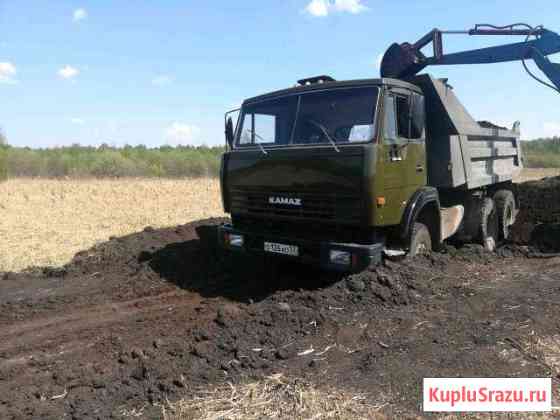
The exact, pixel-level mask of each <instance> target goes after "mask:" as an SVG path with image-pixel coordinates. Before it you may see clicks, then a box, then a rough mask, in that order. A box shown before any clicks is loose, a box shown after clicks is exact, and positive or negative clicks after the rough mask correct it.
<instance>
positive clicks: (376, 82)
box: [243, 78, 422, 105]
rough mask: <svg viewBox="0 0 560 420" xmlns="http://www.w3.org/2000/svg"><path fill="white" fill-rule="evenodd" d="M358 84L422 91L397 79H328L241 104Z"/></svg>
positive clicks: (269, 94) (356, 85) (247, 100)
mask: <svg viewBox="0 0 560 420" xmlns="http://www.w3.org/2000/svg"><path fill="white" fill-rule="evenodd" d="M360 86H393V87H400V88H405V89H410V90H412V91H414V92H418V93H422V90H421V89H420V88H419V87H418V86H416V85H414V84H412V83H408V82H405V81H403V80H399V79H390V78H378V79H357V80H344V81H332V82H331V81H329V82H324V83H312V84H307V85H298V86H294V87H291V88H288V89H281V90H277V91H274V92H269V93H265V94H263V95H258V96H254V97H252V98H249V99H246V100H245V101H243V105H246V104H251V103H255V102H260V101H263V100H266V99H273V98H276V97H280V96H287V95H292V94H294V95H295V94H299V93H304V92H312V91H316V90H325V89H333V88H341V87H360Z"/></svg>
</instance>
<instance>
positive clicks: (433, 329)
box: [0, 219, 560, 419]
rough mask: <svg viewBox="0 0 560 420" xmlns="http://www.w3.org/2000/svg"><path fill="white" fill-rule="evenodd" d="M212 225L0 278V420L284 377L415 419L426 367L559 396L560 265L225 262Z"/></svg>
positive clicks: (528, 261)
mask: <svg viewBox="0 0 560 420" xmlns="http://www.w3.org/2000/svg"><path fill="white" fill-rule="evenodd" d="M217 223H220V220H216V219H213V220H206V221H202V222H197V223H193V224H188V225H184V226H179V227H176V228H170V229H160V230H154V229H150V228H147V229H146V230H145V231H143V232H140V233H137V234H133V235H129V236H125V237H122V238H114V239H112V240H110V241H108V242H106V243H103V244H101V245H99V246H97V247H94V248H92V249H90V250H88V251H85V252H82V253H80V254H78V255H76V257H75V258H74V260H73V261H72V262H71V263H70V264H68V265H67V266H65V267H63V268H61V269H44V270H36V271H35V272H27V273H18V274H15V273H4V274H1V273H0V308H1V311H0V418H8V419H11V418H53V419H54V418H57V419H58V418H76V419H84V418H100V419H105V418H123V417H134V416H140V417H142V418H154V417H156V418H157V416H159V415H160V413H161V408H160V407H159V406H158V404H165V402H166V401H167V400H168V399H169V400H171V401H173V400H176V399H178V398H181V397H182V396H185V395H189V394H191V393H192V392H193V390H195V389H197V388H198V387H199V386H208V385H211V384H216V383H221V382H224V381H226V380H227V381H232V382H237V381H243V380H245V379H247V378H249V377H259V376H262V375H269V374H271V373H278V372H282V373H284V374H285V375H288V376H295V377H303V378H305V379H306V380H309V381H312V382H313V383H315V384H317V386H319V387H321V386H329V387H332V386H335V387H338V388H344V389H349V390H352V391H355V392H358V393H360V394H363V395H365V396H366V400H367V402H368V403H370V404H372V405H377V406H379V407H380V412H381V413H384V414H387V415H388V416H395V415H399V416H400V415H402V414H411V415H414V414H419V413H420V410H421V381H422V378H423V377H429V376H506V377H509V376H511V377H516V376H519V377H527V376H529V377H531V376H547V377H548V376H552V377H553V378H554V380H553V384H554V385H553V386H554V388H555V390H556V391H555V392H556V395H555V399H556V401H559V395H558V394H557V390H558V384H559V382H560V377H559V376H558V375H559V369H560V318H559V317H558V302H560V270H559V268H560V258H529V257H527V255H530V254H528V251H527V248H524V247H518V246H515V247H506V248H502V249H501V250H500V252H499V254H498V255H489V254H485V253H484V252H483V251H482V250H481V249H480V248H479V247H477V246H467V247H465V248H462V249H459V250H457V249H455V248H452V247H449V248H447V251H446V252H444V253H440V254H435V255H433V256H432V257H430V258H422V259H417V260H414V261H407V262H400V263H395V262H388V263H386V264H385V265H384V266H382V267H379V268H378V269H376V270H374V271H369V272H366V273H362V274H359V275H354V276H341V275H335V274H326V273H322V272H318V271H315V270H312V269H309V268H305V267H295V266H292V265H286V264H283V265H279V266H277V265H273V264H271V263H269V262H263V263H258V262H256V261H250V260H243V261H237V262H236V264H235V265H234V264H233V261H231V260H230V259H229V258H225V257H222V256H220V255H218V254H217V252H216V250H215V248H214V244H213V240H212V238H213V237H214V234H215V230H214V227H213V226H215V225H216V224H217ZM541 257H542V255H541ZM556 405H558V404H556ZM64 414H66V415H65V417H63V416H64ZM49 416H50V417H49Z"/></svg>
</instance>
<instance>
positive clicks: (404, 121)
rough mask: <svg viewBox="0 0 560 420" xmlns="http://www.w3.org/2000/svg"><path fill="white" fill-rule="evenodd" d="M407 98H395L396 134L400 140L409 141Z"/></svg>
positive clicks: (408, 107)
mask: <svg viewBox="0 0 560 420" xmlns="http://www.w3.org/2000/svg"><path fill="white" fill-rule="evenodd" d="M408 99H409V98H407V97H405V96H397V133H398V135H399V137H400V138H403V139H410V138H412V137H411V136H410V134H411V133H410V106H409V100H408Z"/></svg>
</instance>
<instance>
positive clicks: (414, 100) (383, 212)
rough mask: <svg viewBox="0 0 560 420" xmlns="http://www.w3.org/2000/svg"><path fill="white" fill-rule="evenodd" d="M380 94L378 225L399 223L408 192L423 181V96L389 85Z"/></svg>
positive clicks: (424, 169)
mask: <svg viewBox="0 0 560 420" xmlns="http://www.w3.org/2000/svg"><path fill="white" fill-rule="evenodd" d="M384 98H385V99H384V104H383V114H384V118H383V136H382V137H383V138H382V140H380V144H379V152H380V153H379V154H378V169H379V172H378V174H379V178H380V182H381V185H379V184H378V189H377V191H383V192H384V194H383V196H384V198H385V205H384V206H382V207H379V208H378V209H377V210H378V211H377V217H376V219H377V222H378V223H379V224H381V225H394V224H398V223H400V220H401V216H402V213H403V211H404V209H405V207H406V204H407V202H408V200H409V198H410V197H411V196H412V194H414V192H415V191H416V190H417V189H418V188H420V187H422V186H425V185H426V172H427V170H426V149H425V129H424V126H425V111H424V97H423V96H422V95H419V94H417V93H414V92H411V91H409V90H406V89H395V88H393V89H390V90H388V91H386V93H385V95H384ZM378 195H379V194H378Z"/></svg>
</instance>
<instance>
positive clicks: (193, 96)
mask: <svg viewBox="0 0 560 420" xmlns="http://www.w3.org/2000/svg"><path fill="white" fill-rule="evenodd" d="M518 21H526V22H528V23H530V24H533V25H538V24H544V25H545V26H546V27H548V28H550V29H552V30H558V31H560V7H558V2H557V0H541V1H539V2H538V3H533V2H528V1H511V0H510V1H491V2H489V1H479V0H470V1H461V2H459V1H450V0H448V1H439V0H438V1H436V0H423V1H418V2H412V1H405V0H392V1H386V0H336V1H335V0H331V1H330V2H329V1H327V0H313V1H311V2H310V0H283V1H274V0H270V1H263V0H260V1H256V0H250V1H243V0H239V1H235V2H232V1H215V0H214V1H212V0H207V1H187V0H184V1H175V0H159V1H141V0H138V1H134V2H132V1H124V0H122V1H117V0H113V1H110V0H95V1H93V0H89V1H55V0H50V1H47V0H44V1H39V0H26V1H16V0H0V95H1V97H2V101H1V103H0V126H1V127H2V128H3V130H4V131H5V132H6V134H7V136H8V140H9V142H10V143H11V144H14V145H25V146H31V147H46V146H57V145H67V144H72V143H81V144H91V145H98V144H100V143H103V142H106V143H109V144H113V145H117V146H121V145H124V144H133V145H134V144H146V145H148V146H158V145H161V144H166V143H168V144H209V145H213V144H222V143H223V127H222V124H223V123H222V121H223V113H224V112H225V111H226V110H229V109H231V108H232V107H235V106H236V105H237V104H239V103H240V102H241V101H242V100H243V99H244V98H246V97H250V96H254V95H257V94H260V93H264V92H267V91H271V90H275V89H280V88H284V87H287V86H291V85H293V84H294V83H295V81H296V80H297V79H299V78H302V77H307V76H312V75H317V74H330V75H332V76H333V77H335V78H336V79H356V78H368V77H377V76H378V74H379V69H378V59H379V57H380V55H381V54H382V53H383V52H384V51H385V49H386V48H387V47H388V46H389V45H390V43H392V42H395V41H398V42H402V41H416V40H417V39H418V38H419V37H420V36H422V35H423V34H425V33H426V32H428V31H429V30H430V29H432V28H433V27H439V28H441V29H467V28H470V27H472V26H473V25H474V24H476V23H495V24H508V23H514V22H518ZM496 41H498V42H509V40H508V38H502V39H498V40H482V39H474V38H469V37H453V38H447V44H446V45H447V46H448V50H449V51H453V50H460V49H470V48H475V47H480V46H485V45H491V44H492V43H495V42H496ZM512 41H517V39H515V38H514V39H513V40H512ZM555 60H556V61H557V62H560V56H556V57H555ZM431 72H432V73H433V74H435V75H436V76H438V77H448V78H449V80H450V83H451V84H452V85H453V86H454V87H455V92H456V93H457V94H458V95H459V97H460V98H461V99H462V100H463V102H464V103H465V105H466V106H467V108H468V109H469V110H470V111H471V113H472V114H473V115H474V116H475V117H476V118H478V119H490V120H494V121H496V122H498V123H501V124H507V125H511V124H512V123H513V122H514V121H515V120H520V121H521V122H522V130H523V136H524V137H525V138H532V137H536V136H543V135H554V134H556V135H560V112H559V110H560V97H559V96H558V94H557V93H554V92H553V91H551V90H547V89H546V88H544V87H541V86H540V85H538V84H536V82H534V81H533V80H532V79H530V78H529V77H528V76H527V75H526V74H525V72H524V70H523V68H522V67H521V64H520V63H508V64H496V65H490V66H474V67H461V68H459V67H454V68H437V69H433V70H431Z"/></svg>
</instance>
